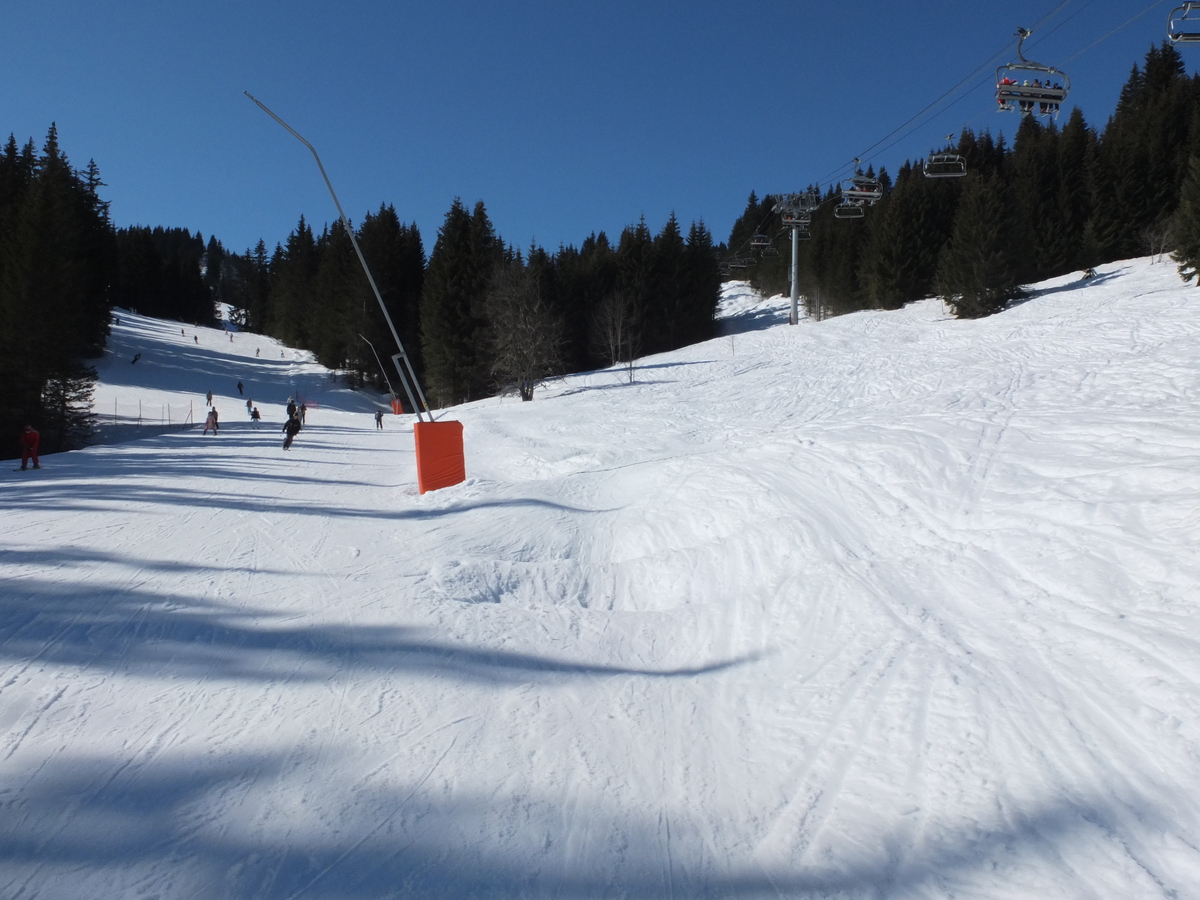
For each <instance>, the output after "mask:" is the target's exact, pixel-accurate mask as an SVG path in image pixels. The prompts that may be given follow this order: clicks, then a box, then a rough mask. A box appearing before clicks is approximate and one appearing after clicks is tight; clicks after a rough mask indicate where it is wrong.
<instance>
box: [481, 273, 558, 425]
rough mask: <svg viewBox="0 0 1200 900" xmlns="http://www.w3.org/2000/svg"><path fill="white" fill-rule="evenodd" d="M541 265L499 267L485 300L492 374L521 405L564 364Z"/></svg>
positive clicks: (553, 312) (556, 316)
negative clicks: (513, 392) (510, 389)
mask: <svg viewBox="0 0 1200 900" xmlns="http://www.w3.org/2000/svg"><path fill="white" fill-rule="evenodd" d="M534 255H535V254H534V253H531V254H530V256H531V257H532V256H534ZM541 255H542V256H544V255H545V254H544V253H542V254H541ZM544 263H545V261H544V260H541V261H539V264H538V265H537V266H526V265H523V264H522V262H521V261H520V260H519V259H517V260H513V261H511V262H509V263H508V264H507V265H502V266H500V267H498V269H497V272H496V275H495V277H494V279H493V281H492V287H491V289H490V290H489V291H488V297H487V317H488V322H489V326H490V328H489V333H490V335H491V344H492V346H491V351H492V352H491V360H492V362H491V371H492V374H493V375H494V376H495V377H496V378H497V379H499V383H500V386H501V388H503V387H504V386H506V385H512V386H514V387H515V388H516V390H517V393H518V394H519V395H520V397H521V399H522V400H525V401H528V400H532V399H533V392H534V390H535V389H536V388H537V386H538V385H539V384H541V383H542V382H543V381H544V380H545V379H546V378H547V377H549V376H550V375H553V374H555V373H556V372H558V371H559V369H560V367H561V365H562V343H563V342H562V335H563V321H562V318H561V317H560V316H559V315H558V313H557V312H556V311H555V310H554V309H553V308H552V306H551V305H550V304H549V303H548V302H547V301H546V298H545V297H544V296H543V293H542V284H541V280H540V278H539V272H538V270H539V269H541V270H542V271H543V272H544V271H545V269H546V266H545V264H544Z"/></svg>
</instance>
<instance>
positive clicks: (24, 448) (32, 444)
mask: <svg viewBox="0 0 1200 900" xmlns="http://www.w3.org/2000/svg"><path fill="white" fill-rule="evenodd" d="M41 437H42V436H41V435H40V434H38V433H37V432H36V431H34V430H33V426H32V425H26V426H25V430H24V431H22V432H21V468H22V469H24V468H25V467H26V466H27V465H29V458H30V457H31V456H32V457H33V467H34V468H35V469H40V468H41V467H42V464H41V463H39V462H38V453H37V448H38V441H40V440H41Z"/></svg>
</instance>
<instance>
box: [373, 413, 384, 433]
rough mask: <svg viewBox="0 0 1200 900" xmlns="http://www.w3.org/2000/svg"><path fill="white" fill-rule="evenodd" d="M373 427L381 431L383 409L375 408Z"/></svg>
mask: <svg viewBox="0 0 1200 900" xmlns="http://www.w3.org/2000/svg"><path fill="white" fill-rule="evenodd" d="M375 427H376V428H378V429H379V430H380V431H383V410H382V409H377V410H375Z"/></svg>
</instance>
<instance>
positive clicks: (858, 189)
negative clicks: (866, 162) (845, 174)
mask: <svg viewBox="0 0 1200 900" xmlns="http://www.w3.org/2000/svg"><path fill="white" fill-rule="evenodd" d="M861 161H862V160H858V159H856V160H854V165H855V167H857V166H858V164H859V163H860V162H861ZM882 197H883V183H882V182H880V181H878V180H876V179H874V178H872V177H870V176H869V175H855V176H854V177H853V178H847V179H846V180H845V181H843V182H842V202H843V203H846V202H849V203H851V204H853V205H855V206H862V205H863V204H864V203H865V204H867V205H868V206H874V205H875V204H876V203H877V202H878V201H879V200H880V199H882ZM836 212H837V210H834V213H835V214H836ZM838 218H841V219H860V218H862V214H861V213H860V214H858V215H849V216H838Z"/></svg>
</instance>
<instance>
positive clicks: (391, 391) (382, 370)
mask: <svg viewBox="0 0 1200 900" xmlns="http://www.w3.org/2000/svg"><path fill="white" fill-rule="evenodd" d="M359 337H360V338H362V339H363V340H364V341H367V336H366V335H365V334H359ZM367 346H368V347H370V348H371V352H372V353H374V354H375V362H376V363H377V364H378V366H379V371H380V373H381V374H382V375H383V380H384V381H385V382H387V386H388V393H389V394H391V395H392V399H393V400H395V399H396V390H395V388H393V387H392V382H391V381H389V380H388V377H387V369H386V368H384V365H383V360H381V359H380V358H379V353H378V352H377V351H376V350H375V345H374V344H372V343H371V342H370V341H367ZM409 399H410V400H411V399H412V398H411V397H410V398H409Z"/></svg>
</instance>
